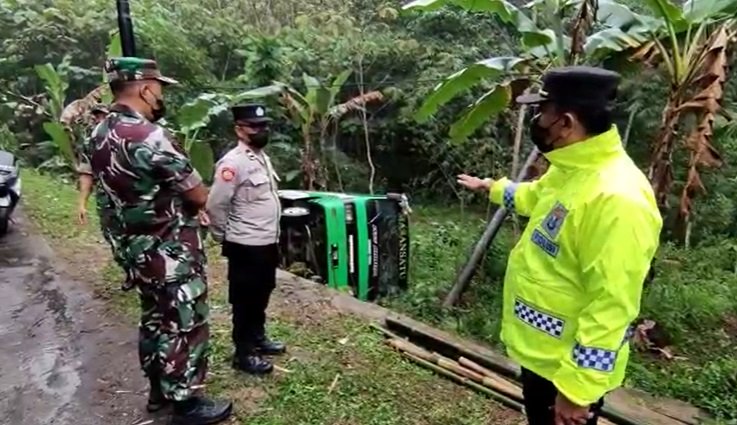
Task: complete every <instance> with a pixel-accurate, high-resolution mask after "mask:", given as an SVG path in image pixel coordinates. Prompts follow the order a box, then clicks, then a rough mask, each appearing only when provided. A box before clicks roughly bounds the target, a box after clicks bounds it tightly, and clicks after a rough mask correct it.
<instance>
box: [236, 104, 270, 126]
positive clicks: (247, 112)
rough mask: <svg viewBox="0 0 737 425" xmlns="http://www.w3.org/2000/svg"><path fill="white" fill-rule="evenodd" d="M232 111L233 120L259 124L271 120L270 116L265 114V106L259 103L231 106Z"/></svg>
mask: <svg viewBox="0 0 737 425" xmlns="http://www.w3.org/2000/svg"><path fill="white" fill-rule="evenodd" d="M231 111H233V121H235V122H244V123H253V124H260V123H265V122H271V118H269V117H268V116H266V108H265V107H264V105H261V104H256V103H252V104H247V105H238V106H233V107H232V108H231Z"/></svg>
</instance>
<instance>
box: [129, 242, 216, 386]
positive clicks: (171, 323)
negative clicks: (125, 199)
mask: <svg viewBox="0 0 737 425" xmlns="http://www.w3.org/2000/svg"><path fill="white" fill-rule="evenodd" d="M150 241H151V239H150V238H147V237H145V236H144V237H142V238H139V239H138V240H129V241H128V243H130V244H131V245H127V247H128V249H127V252H128V253H129V255H128V256H126V257H127V258H129V259H131V256H130V254H132V253H133V252H138V255H137V256H136V258H137V259H138V260H137V261H133V262H129V263H128V264H131V265H132V266H133V267H131V268H130V273H129V276H130V277H131V279H132V282H133V284H134V285H135V287H136V288H137V289H138V293H139V295H140V300H141V323H140V335H139V345H138V347H139V356H140V360H141V367H142V368H143V371H144V372H145V374H146V376H148V377H149V378H151V379H153V380H158V381H159V383H160V386H161V390H162V392H163V394H164V396H165V397H166V398H167V399H169V400H186V399H188V398H190V397H191V396H193V395H195V394H196V393H197V392H198V390H199V389H200V388H201V387H202V385H203V383H204V380H205V375H206V374H207V363H208V362H207V359H208V356H209V349H210V345H209V339H210V331H209V325H208V320H209V308H208V304H207V274H206V270H205V267H206V264H207V258H206V256H205V253H204V249H203V247H202V241H201V239H200V238H199V234H198V233H197V232H196V229H190V228H187V229H182V230H181V232H180V240H177V241H162V242H160V243H154V244H153V246H151V248H150V249H149V250H144V251H135V249H132V248H135V247H136V246H140V245H141V244H145V243H148V242H150Z"/></svg>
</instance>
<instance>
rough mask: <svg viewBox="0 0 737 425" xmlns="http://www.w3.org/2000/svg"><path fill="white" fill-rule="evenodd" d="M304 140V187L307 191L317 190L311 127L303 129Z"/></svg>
mask: <svg viewBox="0 0 737 425" xmlns="http://www.w3.org/2000/svg"><path fill="white" fill-rule="evenodd" d="M302 138H303V140H304V149H303V150H302V186H303V187H304V188H305V189H306V190H315V180H316V175H315V160H314V158H313V149H312V140H311V137H310V129H309V127H307V126H304V127H303V128H302Z"/></svg>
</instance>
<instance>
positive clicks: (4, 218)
mask: <svg viewBox="0 0 737 425" xmlns="http://www.w3.org/2000/svg"><path fill="white" fill-rule="evenodd" d="M18 200H20V176H19V175H18V160H17V159H16V158H15V156H14V155H13V154H12V153H10V152H5V151H0V236H2V235H5V233H7V232H8V224H9V222H10V216H11V215H12V214H13V211H14V210H15V206H16V205H18Z"/></svg>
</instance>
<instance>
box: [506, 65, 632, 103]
mask: <svg viewBox="0 0 737 425" xmlns="http://www.w3.org/2000/svg"><path fill="white" fill-rule="evenodd" d="M619 80H620V76H619V74H618V73H616V72H614V71H609V70H606V69H603V68H595V67H590V66H567V67H561V68H555V69H552V70H550V71H549V72H548V73H546V74H545V75H543V87H542V89H541V90H540V91H538V92H537V93H530V94H523V95H521V96H519V97H517V103H522V104H538V103H543V102H552V103H554V104H557V105H583V106H588V105H591V106H606V105H607V104H608V103H609V102H611V101H612V100H614V98H615V97H616V96H617V86H618V85H619Z"/></svg>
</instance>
